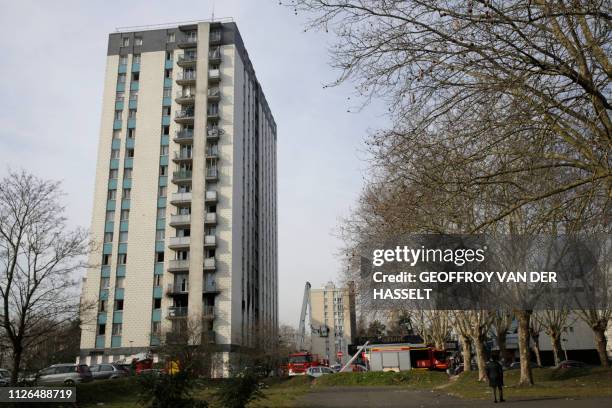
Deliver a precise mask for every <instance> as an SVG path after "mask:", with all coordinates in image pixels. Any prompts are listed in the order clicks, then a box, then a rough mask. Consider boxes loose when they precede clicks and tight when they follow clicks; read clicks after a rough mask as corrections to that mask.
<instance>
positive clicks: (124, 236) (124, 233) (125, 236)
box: [119, 231, 128, 242]
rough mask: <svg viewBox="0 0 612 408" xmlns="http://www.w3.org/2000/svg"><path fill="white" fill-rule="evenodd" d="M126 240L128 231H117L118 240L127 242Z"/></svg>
mask: <svg viewBox="0 0 612 408" xmlns="http://www.w3.org/2000/svg"><path fill="white" fill-rule="evenodd" d="M127 240H128V233H127V231H123V232H120V233H119V242H127Z"/></svg>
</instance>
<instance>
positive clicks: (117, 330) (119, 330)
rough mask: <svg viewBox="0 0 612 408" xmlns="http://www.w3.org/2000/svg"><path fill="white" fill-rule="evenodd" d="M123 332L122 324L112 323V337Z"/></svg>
mask: <svg viewBox="0 0 612 408" xmlns="http://www.w3.org/2000/svg"><path fill="white" fill-rule="evenodd" d="M122 332H123V324H121V323H113V336H121V333H122Z"/></svg>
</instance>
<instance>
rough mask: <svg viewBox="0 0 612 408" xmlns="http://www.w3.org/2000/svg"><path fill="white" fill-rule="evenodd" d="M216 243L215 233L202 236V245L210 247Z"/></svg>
mask: <svg viewBox="0 0 612 408" xmlns="http://www.w3.org/2000/svg"><path fill="white" fill-rule="evenodd" d="M216 245H217V237H216V236H215V235H205V236H204V247H205V248H210V247H214V246H216Z"/></svg>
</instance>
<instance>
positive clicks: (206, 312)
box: [202, 305, 215, 320]
mask: <svg viewBox="0 0 612 408" xmlns="http://www.w3.org/2000/svg"><path fill="white" fill-rule="evenodd" d="M214 318H215V307H214V306H207V305H204V307H202V319H204V320H213V319H214Z"/></svg>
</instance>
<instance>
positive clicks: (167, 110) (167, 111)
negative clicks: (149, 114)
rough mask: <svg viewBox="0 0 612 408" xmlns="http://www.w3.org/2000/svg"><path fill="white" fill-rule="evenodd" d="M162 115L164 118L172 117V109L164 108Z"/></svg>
mask: <svg viewBox="0 0 612 408" xmlns="http://www.w3.org/2000/svg"><path fill="white" fill-rule="evenodd" d="M162 115H163V116H170V107H169V106H164V107H163V108H162Z"/></svg>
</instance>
